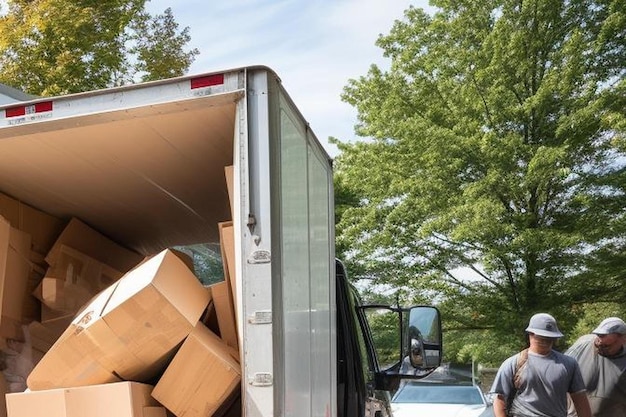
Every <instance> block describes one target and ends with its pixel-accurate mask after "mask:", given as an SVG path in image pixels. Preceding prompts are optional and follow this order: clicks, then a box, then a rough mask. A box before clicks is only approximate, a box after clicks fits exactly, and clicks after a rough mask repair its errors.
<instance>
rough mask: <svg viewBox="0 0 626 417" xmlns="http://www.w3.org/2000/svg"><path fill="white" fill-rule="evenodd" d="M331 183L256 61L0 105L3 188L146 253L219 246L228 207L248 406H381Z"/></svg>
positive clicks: (270, 409)
mask: <svg viewBox="0 0 626 417" xmlns="http://www.w3.org/2000/svg"><path fill="white" fill-rule="evenodd" d="M20 100H23V98H21V99H20ZM227 166H232V167H233V168H232V172H233V176H232V178H233V185H232V193H231V198H232V210H231V202H229V193H228V190H227V184H226V181H225V174H224V170H225V167H227ZM332 184H333V176H332V163H331V159H330V158H329V156H328V155H327V154H326V152H325V151H324V149H323V148H322V146H321V145H320V144H319V142H318V140H317V139H316V137H315V135H314V134H313V132H312V131H311V129H310V127H309V125H308V123H307V122H306V121H305V119H304V118H303V116H302V115H301V114H300V112H299V111H298V109H297V108H296V106H295V105H294V103H293V102H292V101H291V99H290V98H289V96H288V94H287V93H286V91H285V90H284V88H283V87H282V85H281V83H280V80H279V78H278V76H277V75H276V74H275V73H274V72H273V71H272V70H270V69H269V68H266V67H261V66H259V67H247V68H237V69H231V70H227V71H222V72H215V73H209V74H202V75H198V76H185V77H180V78H174V79H168V80H162V81H156V82H149V83H143V84H135V85H128V86H123V87H116V88H109V89H104V90H99V91H91V92H86V93H81V94H73V95H67V96H61V97H53V98H36V99H31V100H28V101H12V102H9V103H6V101H5V102H4V104H2V105H1V106H0V192H2V193H5V194H7V195H9V196H11V197H13V198H15V199H18V200H21V201H23V202H25V203H27V204H29V205H31V206H33V207H35V208H37V209H40V210H42V211H45V212H47V213H49V214H52V215H54V216H56V217H58V218H62V219H69V218H72V217H77V218H79V219H81V220H82V221H84V222H85V223H87V224H89V225H90V226H92V227H93V228H95V229H97V230H99V231H100V232H102V233H103V234H105V235H107V236H108V237H110V238H112V239H113V240H115V241H117V242H119V243H121V244H123V245H125V246H127V247H128V248H130V249H133V250H135V251H137V252H139V253H141V254H146V255H147V254H153V253H157V252H159V251H160V250H162V249H164V248H168V247H179V248H181V247H183V248H184V247H187V248H193V250H195V251H196V252H202V251H206V253H209V252H211V249H213V250H214V251H215V252H217V253H219V247H218V244H219V234H218V226H217V225H218V223H219V222H223V221H226V220H231V219H232V221H233V227H234V236H235V239H234V240H235V274H234V276H235V277H236V282H235V286H234V287H235V288H236V294H235V300H236V304H237V305H236V307H237V311H238V312H239V314H238V317H237V322H238V323H237V325H238V338H239V349H240V357H241V367H242V388H241V391H242V414H243V415H245V416H262V417H269V416H298V417H306V416H328V417H335V416H337V417H357V416H359V417H361V416H374V415H376V416H385V415H388V414H389V409H388V407H387V404H385V401H386V400H387V399H388V395H387V394H385V393H384V392H383V391H379V389H380V388H383V389H386V388H388V387H389V386H392V385H393V382H391V383H390V382H389V381H390V379H389V378H392V379H393V375H392V374H393V373H394V372H393V369H392V370H388V371H386V372H383V371H380V369H379V363H378V360H377V358H376V351H375V349H373V348H372V346H371V345H370V343H371V338H372V337H371V334H370V332H369V329H368V328H367V324H366V322H365V320H364V317H365V316H366V314H364V312H363V311H362V310H361V309H360V308H359V306H358V299H356V298H355V293H354V291H353V289H352V288H351V287H350V285H349V284H348V282H347V279H346V277H345V271H343V267H342V266H341V264H340V263H336V261H335V250H334V238H335V237H334V213H333V210H334V204H333V186H332ZM199 248H202V249H199ZM401 315H402V314H400V316H401ZM407 317H408V316H407ZM437 319H438V318H437ZM437 323H438V322H437ZM398 328H400V326H398ZM439 328H440V324H439ZM400 338H402V339H406V336H400ZM436 350H437V348H435V350H434V351H436ZM436 355H437V357H438V356H439V355H440V348H439V350H438V351H437V353H436ZM392 368H393V367H392ZM394 369H395V368H394ZM381 394H382V396H381ZM377 396H378V398H376V397H377Z"/></svg>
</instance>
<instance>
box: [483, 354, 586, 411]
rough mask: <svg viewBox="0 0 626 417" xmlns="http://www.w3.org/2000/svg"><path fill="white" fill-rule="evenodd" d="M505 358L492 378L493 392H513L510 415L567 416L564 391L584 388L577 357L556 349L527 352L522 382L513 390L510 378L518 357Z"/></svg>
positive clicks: (575, 391) (506, 397)
mask: <svg viewBox="0 0 626 417" xmlns="http://www.w3.org/2000/svg"><path fill="white" fill-rule="evenodd" d="M518 355H519V353H518V354H515V355H513V356H511V357H510V358H508V359H507V360H505V361H504V362H503V363H502V365H501V366H500V369H498V373H497V374H496V379H495V380H494V381H493V385H492V387H491V392H492V393H497V394H502V395H503V396H504V398H505V401H506V399H508V398H509V396H512V395H515V398H514V400H513V403H512V406H511V414H512V415H513V416H516V417H517V416H520V417H566V416H567V393H568V392H569V393H577V392H580V391H584V390H585V385H584V383H583V378H582V376H581V374H580V368H579V367H578V364H577V363H576V360H575V359H574V358H572V357H569V356H565V355H563V354H562V353H559V352H557V351H555V350H552V351H551V352H550V353H549V354H547V355H545V356H543V355H538V354H536V353H533V352H530V351H529V352H528V360H527V361H526V364H525V365H524V366H523V367H522V369H521V385H520V388H519V390H517V394H516V390H515V386H514V385H513V377H514V374H515V365H516V363H517V356H518Z"/></svg>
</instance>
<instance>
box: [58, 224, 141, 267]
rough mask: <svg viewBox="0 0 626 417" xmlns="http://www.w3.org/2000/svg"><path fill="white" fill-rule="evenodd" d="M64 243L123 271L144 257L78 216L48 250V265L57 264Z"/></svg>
mask: <svg viewBox="0 0 626 417" xmlns="http://www.w3.org/2000/svg"><path fill="white" fill-rule="evenodd" d="M64 245H65V246H67V247H70V248H73V249H75V250H77V251H80V252H81V253H83V254H84V255H86V256H88V257H91V258H93V259H96V260H97V261H99V262H102V263H103V264H105V265H109V266H110V267H111V268H114V269H116V270H118V271H122V272H127V271H129V270H130V269H131V268H133V267H135V266H136V265H137V264H138V263H140V262H141V260H142V259H143V256H142V255H139V254H138V253H135V252H133V251H131V250H129V249H126V248H125V247H123V246H121V245H119V244H117V243H115V242H114V241H112V240H111V239H109V238H108V237H106V236H104V235H103V234H101V233H100V232H98V231H96V230H94V229H92V228H91V227H89V226H88V225H86V224H85V223H83V222H82V221H80V220H79V219H77V218H73V219H72V220H70V222H69V223H68V225H67V226H66V227H65V229H64V230H63V232H61V234H60V235H59V237H58V239H57V240H56V242H55V243H54V245H53V246H52V249H50V251H49V252H48V255H47V256H46V262H47V263H48V265H50V266H54V265H56V263H57V261H58V260H59V257H60V255H61V248H62V247H63V246H64Z"/></svg>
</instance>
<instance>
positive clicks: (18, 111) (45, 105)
mask: <svg viewBox="0 0 626 417" xmlns="http://www.w3.org/2000/svg"><path fill="white" fill-rule="evenodd" d="M47 111H52V101H42V102H40V103H35V104H31V105H29V106H16V107H9V108H8V109H5V110H4V113H5V116H6V117H18V116H25V115H27V114H35V113H43V112H47Z"/></svg>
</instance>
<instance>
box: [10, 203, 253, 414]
mask: <svg viewBox="0 0 626 417" xmlns="http://www.w3.org/2000/svg"><path fill="white" fill-rule="evenodd" d="M217 226H218V227H219V230H220V234H221V240H222V241H221V244H222V256H223V261H224V275H225V281H223V282H220V283H218V284H214V285H212V286H209V287H205V286H203V285H202V284H201V283H200V281H199V280H198V279H197V277H196V276H195V275H194V272H193V265H192V263H191V261H190V259H189V258H188V257H186V255H184V254H182V253H181V252H178V251H176V250H171V249H164V250H163V251H162V252H160V253H158V254H151V255H149V256H144V255H143V254H141V255H140V254H137V253H134V252H132V251H130V250H128V249H126V248H124V247H123V246H122V245H120V244H118V243H117V242H113V241H111V240H110V239H108V238H107V237H105V236H103V235H102V234H100V233H99V232H98V231H96V230H94V229H92V228H91V227H89V226H88V225H86V224H85V223H83V222H81V221H80V220H79V219H71V221H69V223H67V224H65V223H64V222H63V221H61V220H60V219H57V218H54V217H52V216H49V215H48V214H46V213H43V212H40V211H38V210H35V209H33V208H32V207H29V206H27V205H25V204H23V203H21V202H19V201H16V200H14V199H11V198H10V197H8V196H4V195H0V301H1V304H0V336H2V341H3V342H4V343H3V345H2V346H1V347H2V350H0V362H1V363H0V367H1V368H2V374H1V375H0V377H1V378H0V389H3V390H4V392H5V393H6V395H5V396H3V397H4V399H5V400H6V404H0V406H1V407H0V417H1V416H2V415H7V416H8V417H44V416H45V417H65V416H69V417H80V416H87V415H89V416H90V417H93V416H94V415H95V416H97V417H100V416H102V417H104V416H116V417H125V416H128V417H165V416H166V415H167V414H169V415H175V416H178V417H183V416H184V417H209V416H225V415H227V416H235V415H240V413H241V411H240V410H241V404H240V383H241V369H240V365H239V351H238V340H237V330H236V320H235V318H236V313H235V309H234V303H233V293H234V280H232V279H230V272H229V268H230V271H232V270H233V266H232V261H233V249H234V243H233V234H232V233H233V230H232V223H230V222H228V223H220V224H219V225H217ZM229 263H230V266H229Z"/></svg>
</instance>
